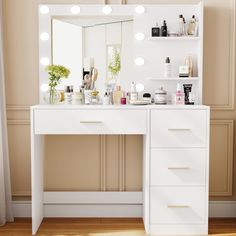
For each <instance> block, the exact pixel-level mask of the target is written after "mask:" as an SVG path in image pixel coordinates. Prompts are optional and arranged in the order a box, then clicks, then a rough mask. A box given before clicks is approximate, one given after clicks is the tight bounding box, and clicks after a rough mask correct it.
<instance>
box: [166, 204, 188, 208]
mask: <svg viewBox="0 0 236 236" xmlns="http://www.w3.org/2000/svg"><path fill="white" fill-rule="evenodd" d="M167 207H168V208H189V207H190V206H188V205H168V206H167Z"/></svg>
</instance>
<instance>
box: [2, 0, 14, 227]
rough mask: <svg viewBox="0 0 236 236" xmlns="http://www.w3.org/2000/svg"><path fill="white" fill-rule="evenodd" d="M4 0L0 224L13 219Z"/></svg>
mask: <svg viewBox="0 0 236 236" xmlns="http://www.w3.org/2000/svg"><path fill="white" fill-rule="evenodd" d="M2 9H3V1H2V0H0V226H1V225H4V224H5V223H6V222H8V221H13V220H14V218H13V213H12V197H11V182H10V166H9V153H8V137H7V119H6V98H5V82H4V64H3V12H2Z"/></svg>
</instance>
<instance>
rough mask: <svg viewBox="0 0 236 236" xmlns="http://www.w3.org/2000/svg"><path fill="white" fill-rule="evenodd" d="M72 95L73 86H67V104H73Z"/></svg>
mask: <svg viewBox="0 0 236 236" xmlns="http://www.w3.org/2000/svg"><path fill="white" fill-rule="evenodd" d="M72 94H73V90H72V91H71V86H66V88H65V104H71V103H72Z"/></svg>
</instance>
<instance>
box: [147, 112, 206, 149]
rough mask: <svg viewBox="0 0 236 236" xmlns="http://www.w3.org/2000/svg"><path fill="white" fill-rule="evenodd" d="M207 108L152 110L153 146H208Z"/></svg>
mask: <svg viewBox="0 0 236 236" xmlns="http://www.w3.org/2000/svg"><path fill="white" fill-rule="evenodd" d="M207 123H208V121H207V111H206V110H153V111H151V146H152V147H206V141H207Z"/></svg>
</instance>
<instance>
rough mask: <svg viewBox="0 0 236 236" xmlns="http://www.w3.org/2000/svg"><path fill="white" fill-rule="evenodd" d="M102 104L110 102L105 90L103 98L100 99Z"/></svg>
mask: <svg viewBox="0 0 236 236" xmlns="http://www.w3.org/2000/svg"><path fill="white" fill-rule="evenodd" d="M102 104H103V105H109V104H110V95H109V94H108V92H105V94H104V96H103V99H102Z"/></svg>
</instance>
